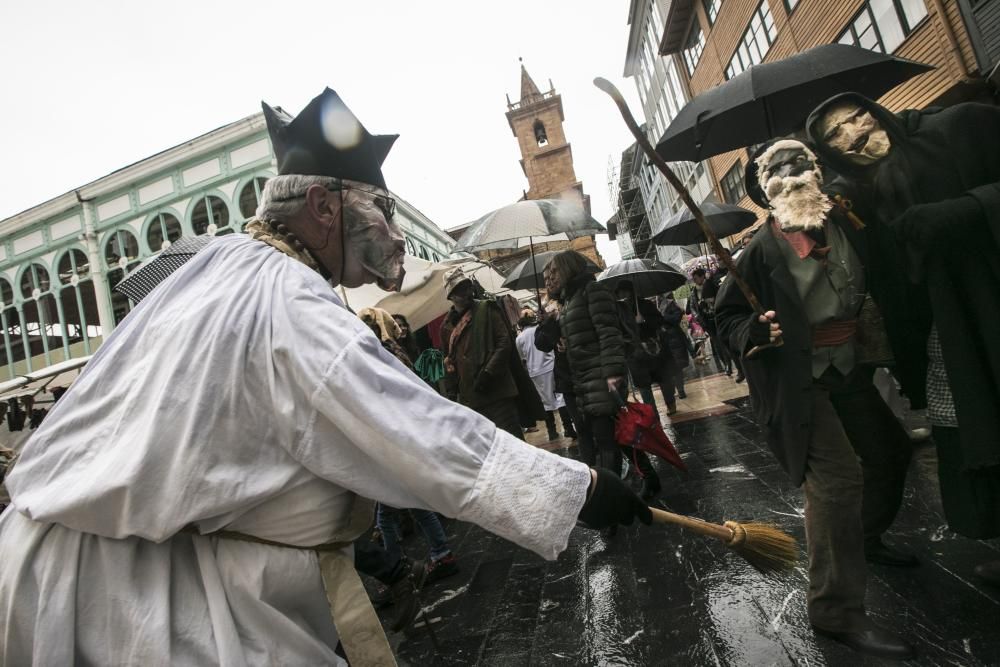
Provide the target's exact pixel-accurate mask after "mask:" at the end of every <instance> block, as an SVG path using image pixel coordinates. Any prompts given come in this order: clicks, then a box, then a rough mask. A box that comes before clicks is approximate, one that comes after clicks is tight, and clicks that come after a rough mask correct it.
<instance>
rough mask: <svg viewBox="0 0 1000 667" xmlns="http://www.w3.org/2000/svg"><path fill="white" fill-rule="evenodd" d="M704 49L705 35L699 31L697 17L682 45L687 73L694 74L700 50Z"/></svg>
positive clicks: (699, 57)
mask: <svg viewBox="0 0 1000 667" xmlns="http://www.w3.org/2000/svg"><path fill="white" fill-rule="evenodd" d="M704 50H705V35H704V33H702V31H701V26H700V25H699V24H698V19H697V18H695V20H694V21H692V23H691V31H690V32H689V33H688V38H687V42H686V43H685V45H684V62H685V64H687V70H688V74H690V75H691V76H694V68H695V67H697V66H698V61H699V60H700V59H701V52H702V51H704Z"/></svg>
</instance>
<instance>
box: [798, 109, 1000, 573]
mask: <svg viewBox="0 0 1000 667" xmlns="http://www.w3.org/2000/svg"><path fill="white" fill-rule="evenodd" d="M807 131H808V133H809V134H810V136H811V137H813V138H814V140H816V141H817V147H818V150H819V151H820V153H821V155H822V156H823V158H824V160H825V161H826V162H827V163H828V164H829V166H831V167H833V168H834V169H835V170H836V171H837V172H838V173H839V174H840V175H841V176H843V177H845V179H846V180H847V185H848V188H849V194H850V196H852V197H853V198H854V200H855V201H857V202H859V204H860V206H861V207H863V208H864V209H865V210H868V211H871V212H872V214H873V215H871V216H870V220H869V224H870V225H871V226H872V227H873V228H874V229H875V230H876V231H877V232H878V233H879V236H878V237H877V238H878V241H879V244H878V246H877V251H878V252H879V253H880V254H881V255H884V256H885V257H887V258H893V259H895V260H896V263H895V265H894V266H893V269H894V273H895V277H896V280H895V283H896V285H897V287H896V290H897V292H903V291H904V290H905V289H906V288H907V287H910V286H915V287H916V288H917V289H918V290H919V291H920V297H922V299H912V298H911V300H910V303H907V304H906V307H908V308H911V309H912V305H911V304H912V303H913V302H914V301H915V302H917V303H918V304H919V305H924V307H925V308H927V309H929V311H930V313H931V318H929V319H925V320H924V321H922V322H920V324H921V325H922V326H916V327H911V328H910V329H909V333H910V334H911V337H912V336H916V337H917V341H916V344H915V345H910V346H909V347H908V348H907V349H906V350H904V353H906V354H908V356H909V357H910V358H914V357H915V358H916V359H917V361H918V362H919V361H924V360H926V390H927V399H928V400H927V402H928V410H927V417H928V420H929V421H930V422H931V425H932V430H933V435H934V440H935V442H936V444H937V451H938V473H939V477H940V483H941V497H942V501H943V504H944V510H945V516H946V518H947V519H948V524H949V527H950V528H951V529H952V530H954V531H956V532H958V533H961V534H962V535H965V536H968V537H972V538H977V539H987V538H993V537H997V536H1000V436H998V434H1000V410H998V406H1000V346H998V341H1000V108H997V107H994V106H987V105H982V104H975V103H967V104H959V105H956V106H953V107H950V108H947V109H927V110H924V111H917V110H907V111H903V112H900V113H899V114H893V113H891V112H889V111H888V110H887V109H885V108H884V107H882V106H880V105H879V104H877V103H875V102H873V101H871V100H869V99H867V98H865V97H862V96H860V95H857V94H855V93H846V94H843V95H839V96H836V97H833V98H831V99H830V100H827V101H826V102H824V103H823V104H821V105H820V106H819V107H818V108H817V109H816V110H815V111H814V112H813V113H812V114H811V115H810V117H809V119H808V121H807ZM904 276H905V277H906V278H908V279H909V283H910V285H906V284H905V281H904V278H903V277H904ZM931 321H932V322H933V326H931ZM925 351H926V353H925ZM924 354H926V356H922V355H924ZM917 365H918V366H919V363H918V364H917ZM976 573H977V574H978V575H979V576H980V577H982V578H983V579H985V580H987V581H989V582H991V583H993V584H995V585H1000V560H996V561H991V562H989V563H984V564H981V565H979V566H977V568H976Z"/></svg>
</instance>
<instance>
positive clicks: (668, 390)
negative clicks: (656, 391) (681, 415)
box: [615, 280, 677, 415]
mask: <svg viewBox="0 0 1000 667" xmlns="http://www.w3.org/2000/svg"><path fill="white" fill-rule="evenodd" d="M615 298H616V299H617V300H618V317H619V319H620V320H621V329H622V334H623V338H624V341H625V364H626V365H627V366H628V373H629V375H630V376H631V377H632V383H633V384H634V385H635V386H636V387H637V388H638V389H639V395H640V396H641V397H642V402H643V403H648V404H649V405H652V406H653V407H654V409H655V408H656V399H655V398H654V397H653V387H652V384H653V383H654V382H657V383H659V385H660V390H661V391H662V392H663V400H664V401H665V402H666V404H667V414H668V415H672V414H676V412H677V400H676V399H675V398H674V391H675V390H674V378H675V377H676V375H677V368H676V365H675V363H674V358H673V355H671V354H670V352H669V351H668V350H666V349H665V348H664V347H663V345H662V344H661V341H660V328H661V327H662V326H663V316H662V315H660V311H659V310H657V308H656V306H655V305H653V303H652V302H651V301H648V300H647V299H639V298H637V297H636V294H635V286H634V285H633V284H632V282H631V281H628V280H622V281H620V282H619V283H618V284H617V285H615ZM657 414H659V412H657Z"/></svg>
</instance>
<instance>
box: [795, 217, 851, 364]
mask: <svg viewBox="0 0 1000 667" xmlns="http://www.w3.org/2000/svg"><path fill="white" fill-rule="evenodd" d="M824 229H825V231H826V240H827V243H828V244H829V245H830V252H829V253H828V254H827V256H826V260H817V259H814V258H812V257H806V258H804V259H800V258H799V256H798V254H796V252H795V249H794V248H792V246H791V245H789V243H788V242H787V241H785V239H783V238H782V237H781V236H778V237H777V241H778V247H780V248H781V252H782V254H784V256H785V262H786V263H787V264H788V271H789V272H790V273H791V274H792V279H793V280H794V281H795V288H796V290H797V291H798V293H799V297H801V299H802V305H803V307H804V308H805V311H806V319H807V320H808V321H809V325H810V326H813V327H815V326H817V325H820V324H824V323H826V322H831V321H834V320H850V319H854V318H856V317H857V316H858V311H860V310H861V303H862V302H863V301H864V298H865V269H864V266H863V265H862V264H861V259H860V258H859V257H858V255H857V253H856V252H854V248H853V247H851V244H850V242H849V241H848V240H847V237H846V236H845V235H844V232H843V231H842V230H841V229H840V227H838V226H837V225H835V224H831V223H830V222H829V221H828V222H827V223H826V225H825V227H824ZM779 317H780V314H779ZM830 366H833V367H834V368H836V369H837V370H838V371H840V372H841V373H843V374H844V375H847V374H848V373H850V372H851V370H853V369H854V340H853V339H852V340H850V341H848V342H846V343H843V344H841V345H836V346H833V347H814V348H813V353H812V374H813V377H814V378H818V377H819V376H821V375H822V374H823V372H824V371H826V369H827V368H829V367H830Z"/></svg>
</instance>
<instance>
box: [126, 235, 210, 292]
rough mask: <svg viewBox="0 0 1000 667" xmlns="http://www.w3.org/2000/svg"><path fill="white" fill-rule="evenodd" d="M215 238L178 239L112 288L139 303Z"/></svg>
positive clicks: (192, 237)
mask: <svg viewBox="0 0 1000 667" xmlns="http://www.w3.org/2000/svg"><path fill="white" fill-rule="evenodd" d="M215 238H216V237H215V236H189V237H187V238H180V239H177V240H176V241H175V242H174V243H172V244H171V245H170V246H169V247H167V248H165V249H163V250H161V251H160V252H159V253H158V254H156V255H153V256H152V257H150V258H149V259H147V260H146V261H144V262H143V263H142V264H140V265H139V266H137V267H136V268H135V269H133V270H132V271H131V272H130V273H129V274H128V276H126V277H125V279H124V280H122V281H121V282H119V283H118V284H117V285H115V286H114V287H113V288H112V289H114V291H116V292H120V293H121V294H124V295H125V296H127V297H128V298H130V299H132V301H134V302H135V303H139V302H140V301H142V300H143V299H144V298H145V297H146V295H147V294H149V293H150V292H152V291H153V289H155V288H156V286H157V285H159V284H160V283H161V282H163V281H164V280H166V279H167V277H168V276H169V275H170V274H171V273H173V272H174V271H176V270H177V269H179V268H181V267H182V266H184V264H185V263H186V262H187V261H188V260H189V259H191V258H192V257H194V256H195V255H196V254H197V253H198V251H199V250H202V249H203V248H204V247H205V246H207V245H208V244H209V243H211V242H212V241H213V240H214V239H215Z"/></svg>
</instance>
